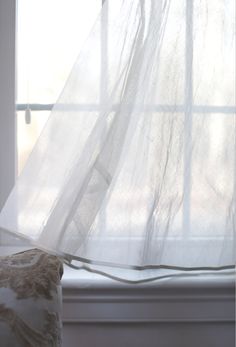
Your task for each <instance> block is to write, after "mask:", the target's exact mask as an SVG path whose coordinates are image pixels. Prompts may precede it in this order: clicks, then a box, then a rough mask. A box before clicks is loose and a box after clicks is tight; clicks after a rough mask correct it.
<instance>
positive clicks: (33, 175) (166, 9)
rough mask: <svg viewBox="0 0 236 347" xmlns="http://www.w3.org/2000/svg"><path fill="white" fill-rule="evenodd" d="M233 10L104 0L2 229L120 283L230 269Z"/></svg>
mask: <svg viewBox="0 0 236 347" xmlns="http://www.w3.org/2000/svg"><path fill="white" fill-rule="evenodd" d="M234 6H235V3H234V1H233V0H227V1H226V0H214V1H213V0H210V1H209V0H179V1H171V0H140V1H139V0H132V1H126V0H116V1H106V2H105V4H104V6H103V9H102V12H101V15H100V16H99V18H98V20H97V22H96V23H95V25H94V27H93V30H92V31H91V33H90V35H89V37H88V39H87V41H86V43H85V44H84V47H83V49H82V51H81V52H80V54H79V57H78V59H77V61H76V63H75V65H74V67H73V69H72V71H71V74H70V76H69V78H68V81H67V83H66V85H65V87H64V89H63V91H62V93H61V96H60V97H59V99H58V101H57V103H56V104H55V106H54V108H53V110H52V113H51V115H50V118H49V120H48V122H47V124H46V126H45V128H44V130H43V132H42V134H41V136H40V138H39V140H38V142H37V143H36V146H35V148H34V150H33V152H32V154H31V155H30V158H29V160H28V162H27V164H26V166H25V168H24V170H23V172H22V174H21V176H20V177H19V179H18V180H17V182H16V185H15V187H14V189H13V191H12V192H11V194H10V196H9V198H8V200H7V202H6V205H5V207H4V208H3V210H2V211H1V215H0V226H1V228H3V229H4V230H8V231H10V232H13V233H15V234H17V235H19V236H21V237H25V238H27V239H30V240H31V242H32V243H33V244H34V245H36V246H37V247H39V248H42V249H46V250H48V251H49V252H52V253H56V254H59V255H61V256H63V257H64V258H65V260H66V261H67V262H69V263H70V265H72V266H74V267H76V266H77V267H84V268H86V269H88V270H89V271H100V272H103V273H104V274H108V275H110V276H111V277H114V278H121V279H124V278H126V279H128V280H131V279H132V280H134V281H135V280H137V279H139V280H141V281H142V280H144V281H145V280H150V279H152V278H156V277H158V276H159V277H162V276H165V275H166V274H173V273H177V272H178V271H185V272H188V273H189V272H190V271H193V270H195V271H203V270H208V271H210V270H216V269H227V268H232V267H233V266H234V264H235V232H236V231H235V228H236V227H235V226H236V211H235V210H236V116H235V32H234V30H235V22H234V21H235V18H234ZM104 13H106V15H104ZM104 33H105V35H104ZM104 40H105V44H104ZM75 44H76V43H75ZM101 86H102V87H101ZM76 262H77V263H76ZM127 276H128V277H127Z"/></svg>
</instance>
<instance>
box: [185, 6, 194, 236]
mask: <svg viewBox="0 0 236 347" xmlns="http://www.w3.org/2000/svg"><path fill="white" fill-rule="evenodd" d="M185 30H186V32H185V117H184V182H183V185H184V186H183V234H184V236H187V235H189V234H190V216H191V169H192V168H191V166H192V163H191V161H192V108H193V0H186V28H185Z"/></svg>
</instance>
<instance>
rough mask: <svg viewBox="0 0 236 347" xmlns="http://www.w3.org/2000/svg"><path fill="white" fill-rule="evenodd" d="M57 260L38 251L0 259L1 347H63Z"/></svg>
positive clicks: (60, 269) (60, 265) (61, 270)
mask: <svg viewBox="0 0 236 347" xmlns="http://www.w3.org/2000/svg"><path fill="white" fill-rule="evenodd" d="M62 273H63V267H62V263H61V261H60V259H59V258H57V257H55V256H52V255H49V254H47V253H45V252H42V251H40V250H38V249H32V250H28V251H25V252H22V253H17V254H14V255H11V256H6V257H0V345H1V347H31V346H32V347H46V346H48V347H49V346H53V347H54V346H55V347H59V346H61V345H62V342H61V335H62V323H61V308H62V296H61V285H60V279H61V276H62Z"/></svg>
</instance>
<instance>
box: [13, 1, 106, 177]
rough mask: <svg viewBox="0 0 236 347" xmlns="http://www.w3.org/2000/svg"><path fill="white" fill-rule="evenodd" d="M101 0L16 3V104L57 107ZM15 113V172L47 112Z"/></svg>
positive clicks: (32, 144)
mask: <svg viewBox="0 0 236 347" xmlns="http://www.w3.org/2000/svg"><path fill="white" fill-rule="evenodd" d="M101 4H102V1H101V0H86V1H85V0H61V1H57V0H50V1H48V0H41V1H38V0H30V1H29V0H19V1H18V9H17V11H18V13H17V15H18V16H17V46H18V47H17V104H28V103H29V104H30V103H36V104H48V103H52V104H53V103H55V102H56V100H57V98H58V96H59V94H60V92H61V90H62V88H63V86H64V84H65V82H66V79H67V77H68V75H69V73H70V70H71V68H72V66H73V64H74V62H75V60H76V57H77V55H78V53H79V51H80V49H81V46H82V45H83V42H84V41H85V40H86V37H87V36H88V34H89V32H90V30H91V28H92V26H93V24H94V22H95V20H96V18H97V16H98V13H99V11H100V8H101ZM31 114H32V119H31V124H26V122H25V114H24V111H20V112H18V113H17V152H18V172H19V173H20V172H21V170H22V168H23V166H24V164H25V162H26V160H27V158H28V155H29V154H30V152H31V150H32V148H33V146H34V144H35V142H36V140H37V138H38V136H39V134H40V132H41V130H42V128H43V126H44V124H45V122H46V120H47V118H48V116H49V112H47V111H42V112H38V111H37V112H32V113H31Z"/></svg>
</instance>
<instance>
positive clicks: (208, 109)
mask: <svg viewBox="0 0 236 347" xmlns="http://www.w3.org/2000/svg"><path fill="white" fill-rule="evenodd" d="M54 106H55V110H58V111H88V112H94V111H99V109H100V107H101V106H100V105H99V104H17V105H16V110H17V111H25V110H26V109H27V107H29V108H30V110H31V111H51V110H52V109H53V108H54ZM127 106H128V107H129V105H127ZM112 109H113V111H115V110H117V109H118V104H115V105H113V107H112ZM143 111H146V112H179V113H181V112H184V111H185V106H184V105H147V106H144V107H143ZM192 112H193V113H235V112H236V107H234V106H211V105H210V106H206V105H193V107H192Z"/></svg>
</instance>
